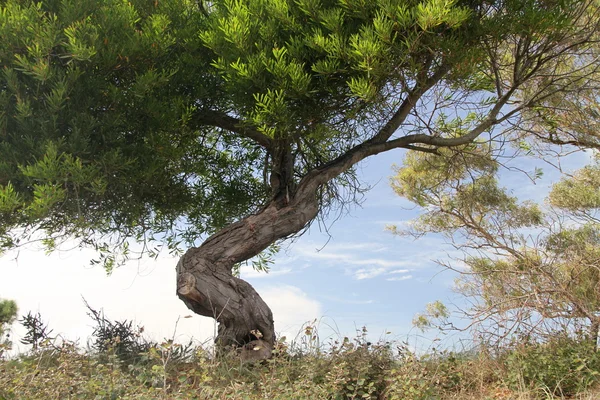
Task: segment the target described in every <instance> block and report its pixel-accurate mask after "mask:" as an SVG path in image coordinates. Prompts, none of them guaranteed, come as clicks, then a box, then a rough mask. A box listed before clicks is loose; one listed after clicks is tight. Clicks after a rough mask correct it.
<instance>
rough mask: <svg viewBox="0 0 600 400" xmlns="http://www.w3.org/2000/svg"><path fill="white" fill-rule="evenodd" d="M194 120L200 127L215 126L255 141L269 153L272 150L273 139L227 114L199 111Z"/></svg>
mask: <svg viewBox="0 0 600 400" xmlns="http://www.w3.org/2000/svg"><path fill="white" fill-rule="evenodd" d="M194 120H195V122H197V123H198V124H200V125H208V126H214V127H216V128H221V129H225V130H228V131H230V132H234V133H237V134H238V135H240V136H243V137H246V138H248V139H251V140H253V141H255V142H256V143H258V144H259V145H261V146H262V147H264V148H265V149H267V150H268V151H271V149H272V146H273V141H272V139H271V138H269V137H268V136H267V135H265V134H263V133H261V132H259V131H258V130H256V129H255V128H253V127H252V126H250V125H249V124H248V123H246V122H244V121H242V120H240V119H238V118H234V117H232V116H229V115H227V114H225V113H222V112H219V111H213V110H198V111H197V113H196V115H195V119H194Z"/></svg>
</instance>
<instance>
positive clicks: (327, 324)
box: [0, 151, 589, 346]
mask: <svg viewBox="0 0 600 400" xmlns="http://www.w3.org/2000/svg"><path fill="white" fill-rule="evenodd" d="M401 161H402V152H401V151H393V152H389V153H385V154H382V155H379V156H376V157H373V158H370V159H368V160H366V161H365V162H363V163H362V164H360V165H359V175H360V176H361V177H362V180H363V181H364V182H366V183H367V184H370V185H372V186H373V188H372V190H371V191H369V192H368V193H367V194H366V197H365V199H364V202H363V204H362V206H361V207H353V208H351V211H350V213H349V214H347V215H344V216H343V217H342V218H341V219H339V220H337V221H336V222H335V223H333V224H332V225H331V222H332V221H325V224H326V225H331V226H329V228H328V230H327V231H325V230H324V229H319V224H317V223H315V224H313V226H312V227H311V229H310V230H309V231H308V232H307V233H306V234H305V235H304V236H302V237H300V238H299V239H297V240H295V241H294V242H293V243H284V244H283V246H282V251H281V252H280V253H279V254H278V255H277V256H276V259H275V264H274V265H273V266H272V271H271V273H270V274H267V275H265V274H258V273H256V272H254V271H252V270H251V269H249V268H243V269H242V277H243V278H245V279H247V280H248V281H249V282H250V283H252V284H253V285H254V286H255V288H256V289H257V290H258V292H259V293H260V294H261V295H262V296H263V297H264V298H265V300H266V301H267V303H268V304H269V305H270V306H271V307H272V309H273V312H274V316H275V324H276V330H277V331H278V333H279V334H280V335H284V336H286V337H288V339H289V338H293V337H294V336H295V335H296V334H297V333H298V332H300V331H301V327H302V325H303V324H304V323H305V322H307V321H311V320H313V319H317V320H318V321H319V323H320V331H321V336H322V338H321V339H322V340H323V341H326V340H327V338H337V336H338V335H341V336H344V335H345V336H354V335H355V329H356V328H360V327H362V326H363V325H364V326H366V327H367V329H368V331H369V337H370V338H371V339H372V340H377V339H378V338H380V337H382V336H383V335H384V334H385V333H386V332H391V333H390V334H389V335H388V337H389V338H392V339H397V340H405V339H406V338H407V335H409V334H410V335H411V337H412V338H414V337H416V336H417V335H418V334H419V332H418V331H416V330H415V329H413V328H412V326H411V320H412V318H413V316H414V314H415V313H417V312H419V311H421V310H423V309H424V307H425V305H426V304H427V303H428V302H431V301H434V300H438V299H439V300H442V301H446V302H448V301H450V302H452V301H460V299H459V298H457V295H456V294H454V293H453V292H452V291H451V286H452V282H453V279H454V277H455V276H454V275H453V274H452V273H450V272H447V271H446V272H443V271H441V269H440V267H438V266H437V264H435V262H434V261H433V260H436V259H445V258H447V254H448V252H449V251H451V248H450V247H449V246H447V245H445V244H444V241H443V239H442V238H440V237H438V236H426V237H423V238H420V239H418V240H413V239H410V238H404V237H397V236H394V235H392V234H391V233H389V232H387V231H386V230H385V225H386V224H400V223H402V222H404V221H408V220H410V219H412V218H414V217H415V216H417V215H418V210H416V209H414V207H413V206H412V204H411V203H409V202H408V201H406V200H405V199H402V198H400V197H398V196H397V195H395V194H394V192H393V191H392V189H391V188H390V186H389V177H390V176H391V175H392V174H393V170H392V165H393V164H394V163H396V164H399V163H401ZM588 161H589V155H587V154H586V153H576V154H574V155H571V156H570V157H568V158H567V159H565V160H564V162H563V167H564V169H565V170H566V171H572V170H574V169H575V168H578V167H580V166H582V165H584V164H585V163H586V162H588ZM515 163H516V164H515V166H518V167H520V168H521V169H524V170H527V171H533V168H534V167H535V166H536V165H541V164H540V163H539V162H538V163H537V164H536V163H534V162H532V161H531V160H527V159H524V160H518V161H515ZM559 177H560V174H559V172H558V171H557V170H554V169H552V168H550V167H546V168H544V177H543V179H541V180H540V181H538V182H537V184H536V185H533V184H532V183H531V182H530V181H529V180H528V179H526V178H525V177H524V176H523V175H522V174H521V173H517V172H508V171H504V172H503V173H502V181H501V183H502V184H503V185H504V186H507V187H509V188H510V189H512V190H513V192H514V194H515V195H517V196H519V197H520V198H523V199H531V200H536V201H542V200H543V198H544V197H545V195H546V193H547V191H548V189H549V187H550V185H551V183H552V182H555V181H557V180H558V179H559ZM92 257H93V252H91V251H88V250H78V249H77V250H73V251H70V252H59V253H54V254H52V255H49V256H48V255H45V254H44V252H43V251H41V250H39V249H35V248H32V249H27V250H21V251H20V252H18V253H17V252H12V253H10V254H7V255H5V256H4V257H3V258H2V259H1V260H0V277H1V279H0V297H2V298H11V299H14V300H16V301H17V303H18V305H19V308H20V313H21V314H24V313H27V311H32V312H38V311H39V312H40V313H41V314H42V317H43V318H44V320H46V321H47V322H49V324H50V327H51V328H53V329H54V331H55V333H56V334H61V335H63V336H64V337H67V338H69V339H76V338H80V339H81V343H83V344H84V343H85V341H86V338H87V336H88V335H89V334H90V333H91V331H92V326H91V320H90V319H89V318H88V317H87V316H86V312H85V308H84V306H83V302H82V300H81V298H82V297H85V298H86V299H87V301H88V302H89V303H90V304H91V305H92V306H93V307H94V308H96V309H100V308H103V309H104V311H105V313H106V315H107V316H108V317H109V318H112V319H124V318H126V319H130V320H134V321H135V322H136V323H138V324H140V325H143V326H144V327H145V328H146V329H145V330H146V332H147V335H148V336H150V337H151V338H152V339H155V340H160V339H162V338H164V337H171V336H172V335H173V332H174V331H175V328H176V332H175V336H176V339H177V340H179V341H186V340H187V339H189V338H190V337H194V338H196V339H197V340H199V341H205V340H208V338H210V336H211V335H212V334H213V333H214V332H215V324H214V322H213V321H212V320H211V319H208V318H202V317H199V316H192V317H191V318H183V317H185V316H189V315H192V313H191V312H189V310H187V309H186V307H185V306H184V305H183V303H181V302H180V301H179V300H178V299H177V297H176V296H175V264H176V262H177V260H176V259H173V258H169V257H166V256H165V257H160V258H159V260H157V261H153V260H142V261H131V262H129V263H128V264H127V265H125V266H124V267H122V268H120V269H118V270H116V271H115V272H114V273H113V274H112V275H111V276H108V277H107V276H106V275H105V273H104V271H103V270H102V269H101V268H100V267H94V268H91V267H89V259H90V258H92ZM178 319H179V322H178V323H177V327H176V321H177V320H178ZM13 334H14V337H15V338H16V339H18V337H19V336H20V335H22V334H23V332H22V329H21V328H19V327H18V326H17V327H15V329H14V332H13ZM423 340H426V339H423ZM425 346H427V343H425Z"/></svg>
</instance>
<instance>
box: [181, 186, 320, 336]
mask: <svg viewBox="0 0 600 400" xmlns="http://www.w3.org/2000/svg"><path fill="white" fill-rule="evenodd" d="M317 188H318V185H317V184H316V183H314V182H313V183H311V184H306V185H303V187H302V188H300V189H298V190H296V193H294V196H293V197H292V198H291V199H286V201H285V202H282V201H276V200H273V201H271V203H269V204H268V205H267V206H266V207H265V208H263V209H262V210H261V211H260V212H259V213H257V214H255V215H250V216H248V217H246V218H244V219H242V220H240V221H238V222H235V223H233V224H231V225H229V226H226V227H225V228H223V229H221V230H220V231H219V232H217V233H215V234H214V235H212V236H211V237H209V238H208V239H207V240H206V241H205V242H204V243H203V244H202V245H201V246H200V247H195V248H191V249H189V250H188V251H187V252H186V253H185V254H184V255H183V256H182V257H181V259H180V260H179V263H178V264H177V295H178V296H179V298H180V299H181V300H183V302H184V303H185V304H186V305H187V307H188V308H189V309H191V310H192V311H194V312H195V313H197V314H200V315H203V316H207V317H212V318H215V319H216V320H217V321H218V323H219V328H218V336H217V338H216V342H217V344H218V345H219V346H227V345H236V346H241V345H244V344H246V343H248V342H249V341H250V340H251V339H253V337H252V336H251V331H253V330H259V331H260V332H261V333H262V335H263V338H262V339H263V340H264V341H266V342H268V343H269V344H271V345H272V344H273V343H274V342H275V328H274V323H273V314H272V313H271V309H270V308H269V306H267V304H266V303H265V302H264V301H263V300H262V299H261V297H260V296H259V295H258V293H257V292H256V291H255V290H254V288H253V287H252V286H251V285H250V284H249V283H248V282H246V281H244V280H242V279H239V278H237V277H235V276H233V274H232V267H233V266H234V265H235V264H236V263H238V262H241V261H245V260H247V259H249V258H251V257H254V256H255V255H257V254H258V253H260V252H261V251H262V250H264V249H266V248H267V247H268V246H269V245H270V244H272V243H273V242H275V241H277V240H278V239H281V238H285V237H287V236H290V235H292V234H295V233H297V232H299V231H300V230H302V229H303V228H304V227H305V226H306V225H307V224H308V223H310V221H312V220H313V219H314V218H315V217H316V216H317V213H318V201H317V194H316V193H317Z"/></svg>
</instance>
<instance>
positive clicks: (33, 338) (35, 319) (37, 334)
mask: <svg viewBox="0 0 600 400" xmlns="http://www.w3.org/2000/svg"><path fill="white" fill-rule="evenodd" d="M19 322H20V323H21V325H23V327H24V328H25V329H26V330H27V332H26V333H25V336H23V338H22V339H21V340H20V342H21V343H23V344H27V345H31V347H32V349H33V351H37V350H38V348H39V347H40V345H41V344H42V343H43V342H45V341H49V340H52V339H53V338H51V337H50V334H51V333H52V332H53V330H52V329H50V330H48V324H44V321H42V316H41V315H40V313H39V312H38V313H37V314H32V313H31V311H29V312H28V313H27V315H25V316H23V318H21V319H20V320H19Z"/></svg>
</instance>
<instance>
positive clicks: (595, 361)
mask: <svg viewBox="0 0 600 400" xmlns="http://www.w3.org/2000/svg"><path fill="white" fill-rule="evenodd" d="M505 362H506V366H507V370H508V376H507V382H508V383H510V385H511V386H512V387H513V388H515V389H522V388H525V389H528V390H531V391H533V392H534V393H535V394H536V395H537V396H538V397H542V396H544V395H545V394H548V393H550V394H551V395H554V396H560V397H570V396H574V395H576V394H577V393H580V392H583V391H585V390H586V389H587V388H589V387H590V386H591V385H593V384H595V383H596V382H597V381H598V379H599V374H600V372H598V371H599V368H600V353H598V352H597V351H596V349H595V345H594V343H592V342H590V341H589V340H585V339H583V340H582V339H573V338H570V337H564V336H560V335H558V336H554V337H552V338H551V340H550V341H548V342H547V343H544V344H539V343H522V344H520V345H519V346H518V347H517V348H516V349H515V350H514V351H512V352H510V353H509V354H508V355H507V356H506V361H505Z"/></svg>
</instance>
